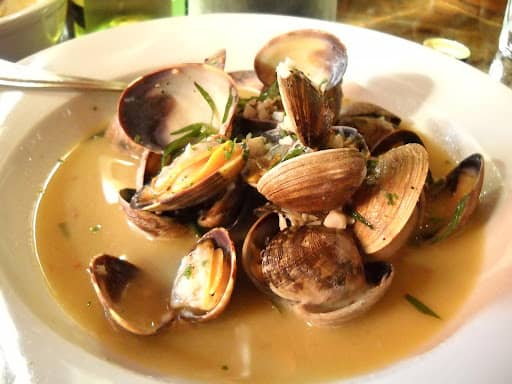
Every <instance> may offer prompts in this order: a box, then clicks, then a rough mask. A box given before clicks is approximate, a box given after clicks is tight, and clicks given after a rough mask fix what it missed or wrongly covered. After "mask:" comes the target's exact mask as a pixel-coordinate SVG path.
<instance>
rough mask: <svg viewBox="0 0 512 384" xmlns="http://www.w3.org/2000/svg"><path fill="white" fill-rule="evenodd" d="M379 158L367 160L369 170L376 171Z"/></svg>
mask: <svg viewBox="0 0 512 384" xmlns="http://www.w3.org/2000/svg"><path fill="white" fill-rule="evenodd" d="M378 163H379V162H378V160H377V159H368V160H366V168H367V169H368V172H374V171H375V168H377V164H378Z"/></svg>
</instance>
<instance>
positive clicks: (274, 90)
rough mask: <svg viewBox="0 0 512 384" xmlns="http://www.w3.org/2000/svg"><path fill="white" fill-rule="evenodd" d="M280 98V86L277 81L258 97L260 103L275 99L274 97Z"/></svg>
mask: <svg viewBox="0 0 512 384" xmlns="http://www.w3.org/2000/svg"><path fill="white" fill-rule="evenodd" d="M278 96H279V86H278V85H277V80H276V81H274V82H273V83H272V84H270V86H269V87H268V88H267V89H265V90H264V91H263V92H261V93H260V95H259V96H258V101H263V100H266V99H273V98H274V97H278Z"/></svg>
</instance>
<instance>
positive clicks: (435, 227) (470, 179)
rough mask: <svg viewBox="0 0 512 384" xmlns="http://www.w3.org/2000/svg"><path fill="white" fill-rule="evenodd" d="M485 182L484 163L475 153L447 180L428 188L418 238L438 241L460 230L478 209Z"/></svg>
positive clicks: (455, 169)
mask: <svg viewBox="0 0 512 384" xmlns="http://www.w3.org/2000/svg"><path fill="white" fill-rule="evenodd" d="M483 179H484V160H483V157H482V155H480V154H478V153H475V154H472V155H470V156H468V157H467V158H465V159H464V160H462V161H461V162H460V163H459V164H458V165H457V166H456V167H455V168H454V169H453V170H452V171H451V172H450V173H449V174H448V175H447V176H446V178H444V179H441V180H439V181H437V182H436V183H434V184H432V185H429V186H428V188H427V189H426V207H425V215H424V216H423V220H422V222H421V225H420V228H419V235H418V236H419V238H420V239H421V240H429V241H432V242H435V241H440V240H444V239H445V238H447V237H448V236H451V235H452V234H453V233H454V232H456V231H457V230H459V229H460V228H461V227H462V226H463V225H464V224H465V223H466V222H467V221H468V220H469V218H470V217H471V215H472V214H473V212H474V211H475V209H476V207H477V206H478V199H479V196H480V192H481V190H482V184H483Z"/></svg>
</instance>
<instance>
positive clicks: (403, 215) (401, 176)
mask: <svg viewBox="0 0 512 384" xmlns="http://www.w3.org/2000/svg"><path fill="white" fill-rule="evenodd" d="M375 169H376V173H377V174H376V178H375V179H374V182H373V183H372V184H371V185H365V187H364V188H362V190H361V191H359V192H358V193H357V195H356V196H355V201H354V209H355V210H356V211H357V212H358V213H359V214H360V215H361V216H362V217H363V218H364V219H365V220H366V221H367V224H369V225H367V224H365V223H362V222H361V221H356V222H355V224H354V234H355V235H356V237H357V238H358V239H359V242H360V245H361V247H362V249H363V250H364V252H365V253H367V254H375V253H377V252H378V251H380V250H382V249H383V248H385V247H386V246H387V245H389V244H390V243H391V242H392V241H394V239H395V238H396V237H397V236H398V235H399V234H400V232H401V231H402V230H403V229H404V228H405V227H406V224H407V223H408V221H409V219H410V217H411V215H412V214H413V212H414V211H415V209H416V206H417V203H418V200H419V198H420V195H421V192H422V190H423V186H424V183H425V180H426V177H427V174H428V169H429V163H428V154H427V151H426V150H425V148H424V147H423V146H421V145H419V144H414V143H413V144H407V145H402V146H400V147H397V148H394V149H391V150H390V151H388V152H386V153H384V154H383V155H381V156H379V157H378V158H377V165H376V167H375ZM370 226H371V227H370Z"/></svg>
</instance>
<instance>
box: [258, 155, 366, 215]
mask: <svg viewBox="0 0 512 384" xmlns="http://www.w3.org/2000/svg"><path fill="white" fill-rule="evenodd" d="M365 176H366V158H365V156H364V155H363V154H362V153H361V152H359V151H358V150H357V149H354V148H340V149H328V150H322V151H317V152H311V153H306V154H303V155H300V156H297V157H294V158H292V159H290V160H286V161H284V162H282V163H280V164H278V165H276V166H275V167H273V168H272V169H270V170H269V171H268V172H266V173H265V174H264V175H263V176H262V177H261V178H260V179H259V181H258V184H257V188H258V191H259V192H260V193H261V194H262V195H264V196H265V197H266V198H267V199H268V200H270V201H271V202H273V203H274V204H276V205H277V206H279V207H281V208H286V209H290V210H294V211H298V212H326V211H330V210H331V209H335V208H339V207H340V206H342V205H343V204H345V203H346V202H347V201H348V200H349V199H350V198H351V197H352V195H353V194H354V192H355V191H356V190H357V189H358V188H359V186H360V185H361V183H362V182H363V180H364V178H365Z"/></svg>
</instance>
